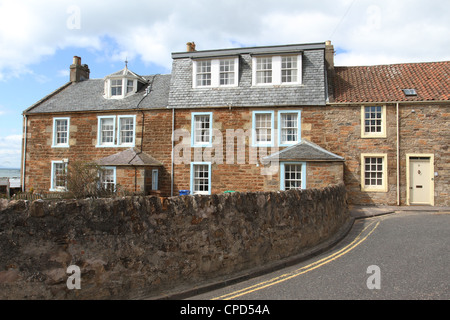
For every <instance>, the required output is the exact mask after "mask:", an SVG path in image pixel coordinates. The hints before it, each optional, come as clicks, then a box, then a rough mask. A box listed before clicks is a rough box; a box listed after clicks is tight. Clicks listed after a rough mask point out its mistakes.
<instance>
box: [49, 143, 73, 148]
mask: <svg viewBox="0 0 450 320" xmlns="http://www.w3.org/2000/svg"><path fill="white" fill-rule="evenodd" d="M52 148H60V149H64V148H66V149H68V148H70V146H69V145H68V144H64V145H52Z"/></svg>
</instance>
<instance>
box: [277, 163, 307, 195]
mask: <svg viewBox="0 0 450 320" xmlns="http://www.w3.org/2000/svg"><path fill="white" fill-rule="evenodd" d="M305 188H306V163H305V162H282V163H281V164H280V189H281V190H291V189H305Z"/></svg>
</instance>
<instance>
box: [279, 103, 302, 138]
mask: <svg viewBox="0 0 450 320" xmlns="http://www.w3.org/2000/svg"><path fill="white" fill-rule="evenodd" d="M301 115H302V112H301V111H300V110H292V111H291V110H280V111H278V145H279V146H280V147H288V146H292V145H294V144H297V143H298V142H299V141H300V140H301V132H302V130H301Z"/></svg>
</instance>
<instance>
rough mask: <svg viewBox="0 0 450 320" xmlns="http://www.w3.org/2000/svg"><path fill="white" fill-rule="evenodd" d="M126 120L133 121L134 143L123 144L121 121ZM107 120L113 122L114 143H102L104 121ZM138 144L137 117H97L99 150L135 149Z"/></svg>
mask: <svg viewBox="0 0 450 320" xmlns="http://www.w3.org/2000/svg"><path fill="white" fill-rule="evenodd" d="M125 118H132V119H133V142H130V143H122V142H121V140H122V130H121V121H122V119H125ZM105 119H112V120H113V142H107V143H102V138H103V134H102V121H103V120H105ZM135 144H136V115H119V116H98V117H97V145H96V147H97V148H122V147H134V146H135Z"/></svg>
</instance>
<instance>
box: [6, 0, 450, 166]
mask: <svg viewBox="0 0 450 320" xmlns="http://www.w3.org/2000/svg"><path fill="white" fill-rule="evenodd" d="M449 14H450V9H449V6H448V1H447V0H429V1H426V2H425V1H421V0H395V1H392V0H389V1H386V0H378V1H376V0H322V1H303V0H277V1H274V0H214V1H212V0H165V1H155V0H149V1H137V0H128V1H116V0H110V1H105V0H98V1H95V2H93V1H87V0H78V1H77V0H70V1H67V0H40V1H35V0H0V167H9V168H19V167H20V157H21V155H20V153H21V139H22V121H23V119H22V112H23V111H24V110H25V109H26V108H28V107H29V106H31V105H32V104H33V103H35V102H36V101H38V100H40V99H42V98H43V97H44V96H46V95H47V94H49V93H51V92H52V91H54V90H56V89H57V88H59V87H60V86H62V85H63V84H65V83H66V82H68V80H69V66H70V64H71V63H72V58H73V56H75V55H77V56H80V57H81V58H82V63H83V64H88V65H89V68H90V71H91V78H103V77H104V76H106V75H108V74H110V73H113V72H115V71H118V70H120V69H122V68H123V67H124V61H125V59H128V66H129V68H130V69H131V70H133V71H134V72H136V73H138V74H141V75H149V74H156V73H170V69H171V53H172V52H179V51H184V50H185V48H186V42H188V41H195V42H196V44H197V49H198V50H207V49H220V48H232V47H238V46H258V45H278V44H293V43H308V42H324V41H326V40H331V41H332V43H333V44H334V46H335V48H336V49H337V55H336V57H335V60H336V64H337V65H374V64H391V63H402V62H426V61H444V60H450V40H449V37H448V35H449V34H450V22H449V19H448V16H449Z"/></svg>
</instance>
